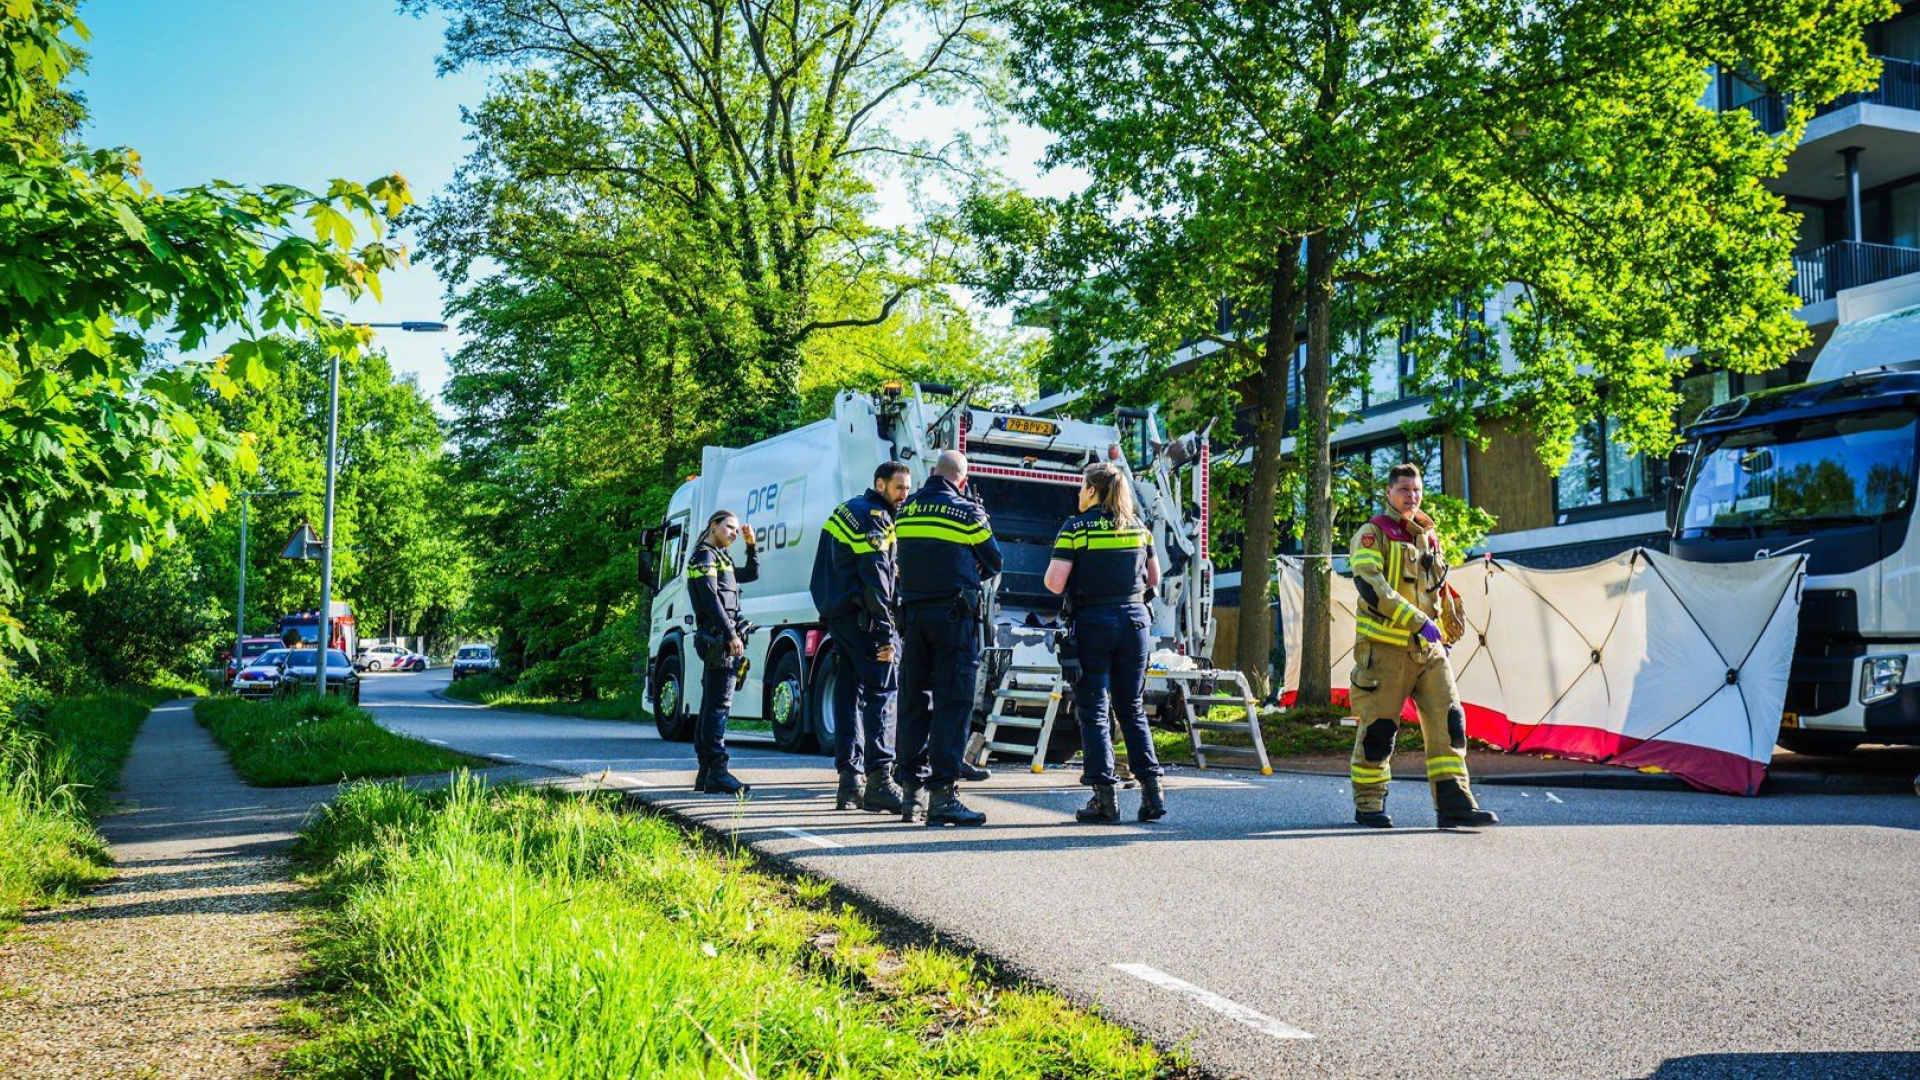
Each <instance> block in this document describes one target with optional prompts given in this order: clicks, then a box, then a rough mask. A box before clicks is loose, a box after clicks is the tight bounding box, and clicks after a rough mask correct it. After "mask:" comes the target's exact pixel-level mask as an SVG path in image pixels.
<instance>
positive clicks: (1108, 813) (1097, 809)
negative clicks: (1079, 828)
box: [1073, 784, 1120, 824]
mask: <svg viewBox="0 0 1920 1080" xmlns="http://www.w3.org/2000/svg"><path fill="white" fill-rule="evenodd" d="M1073 819H1074V820H1075V821H1085V822H1089V823H1091V822H1096V821H1100V822H1107V823H1109V824H1112V823H1116V822H1118V821H1119V820H1120V800H1119V798H1118V797H1117V796H1115V795H1114V793H1113V785H1112V784H1095V785H1093V798H1091V799H1088V800H1087V805H1085V806H1083V807H1081V808H1080V809H1079V810H1076V811H1075V812H1074V815H1073Z"/></svg>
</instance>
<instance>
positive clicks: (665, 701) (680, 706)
mask: <svg viewBox="0 0 1920 1080" xmlns="http://www.w3.org/2000/svg"><path fill="white" fill-rule="evenodd" d="M655 671H656V674H655V675H654V683H653V684H654V687H655V690H654V695H653V726H654V729H655V730H657V731H659V732H660V737H661V738H663V739H667V740H669V741H671V742H686V741H687V740H689V739H691V738H693V724H692V723H690V722H689V721H688V719H687V693H686V689H687V687H686V682H685V680H686V665H685V664H683V663H682V662H681V660H680V650H678V649H668V650H666V651H665V652H662V653H661V654H660V659H659V661H658V663H657V667H656V669H655Z"/></svg>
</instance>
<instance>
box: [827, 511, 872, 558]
mask: <svg viewBox="0 0 1920 1080" xmlns="http://www.w3.org/2000/svg"><path fill="white" fill-rule="evenodd" d="M822 531H824V532H825V533H826V534H827V535H828V536H831V537H833V538H834V539H835V540H838V541H840V542H841V543H843V544H845V545H847V547H849V548H851V549H852V550H853V553H854V554H855V555H871V554H872V553H873V551H874V546H873V544H872V543H871V542H869V541H868V540H867V538H866V537H864V536H861V535H859V534H857V533H855V532H854V531H853V530H852V529H851V528H849V527H848V526H847V523H846V522H844V521H841V520H840V519H839V518H836V517H830V518H828V519H827V523H826V525H825V526H824V527H823V529H822Z"/></svg>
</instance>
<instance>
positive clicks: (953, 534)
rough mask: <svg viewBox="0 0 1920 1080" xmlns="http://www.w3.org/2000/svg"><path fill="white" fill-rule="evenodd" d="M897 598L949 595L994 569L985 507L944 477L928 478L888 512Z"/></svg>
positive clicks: (915, 600) (996, 562) (996, 555)
mask: <svg viewBox="0 0 1920 1080" xmlns="http://www.w3.org/2000/svg"><path fill="white" fill-rule="evenodd" d="M893 535H894V540H895V544H896V558H898V560H899V563H900V603H901V605H902V606H906V605H909V604H923V603H927V602H930V601H935V600H951V599H953V598H954V597H955V596H957V595H959V593H960V592H961V591H962V590H968V589H978V588H980V581H981V579H982V578H990V577H992V576H994V575H995V574H998V573H999V572H1000V545H999V544H998V543H995V542H994V539H993V526H992V525H991V524H990V523H989V522H988V521H987V511H986V508H985V507H983V506H981V505H980V504H979V503H977V502H974V501H973V500H972V499H969V498H967V497H966V496H965V495H962V494H961V493H960V489H959V488H957V487H954V486H953V481H951V480H948V479H947V478H946V477H944V476H934V477H930V478H928V480H927V482H926V484H925V485H924V486H923V487H921V489H920V490H919V491H916V492H914V493H913V495H912V496H911V497H910V498H908V499H907V502H906V505H904V506H902V507H901V508H900V512H899V513H898V514H897V515H895V516H894V522H893Z"/></svg>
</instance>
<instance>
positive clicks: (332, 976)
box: [297, 781, 1182, 1080]
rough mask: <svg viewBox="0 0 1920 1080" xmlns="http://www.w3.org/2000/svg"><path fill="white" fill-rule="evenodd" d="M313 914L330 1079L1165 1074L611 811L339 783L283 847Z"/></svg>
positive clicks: (1057, 1018) (794, 887) (1105, 1027)
mask: <svg viewBox="0 0 1920 1080" xmlns="http://www.w3.org/2000/svg"><path fill="white" fill-rule="evenodd" d="M297 854H298V856H299V858H300V859H301V860H302V861H303V864H304V865H305V867H306V868H307V870H308V872H309V880H310V881H311V882H312V883H313V884H315V886H316V887H317V890H318V892H319V894H320V896H321V897H322V899H323V901H324V902H325V904H326V905H327V913H326V914H324V915H323V916H322V917H321V919H320V921H319V922H318V924H317V926H316V930H315V957H316V960H317V965H318V969H319V971H320V973H321V976H322V979H323V981H324V986H325V988H326V989H327V990H329V991H330V992H331V996H330V1001H331V1007H330V1009H329V1012H328V1014H327V1015H323V1016H316V1017H315V1018H314V1019H313V1026H314V1027H315V1028H316V1029H320V1030H323V1031H324V1032H325V1033H324V1034H323V1035H321V1036H320V1037H319V1038H318V1039H316V1040H315V1041H314V1042H311V1043H309V1044H307V1045H306V1046H305V1047H304V1048H303V1049H302V1051H300V1052H299V1054H298V1055H297V1061H298V1064H299V1066H300V1068H301V1070H302V1071H304V1072H305V1073H306V1074H307V1075H309V1076H313V1077H320V1078H327V1080H344V1078H348V1077H374V1076H405V1077H413V1078H420V1080H431V1078H442V1077H444V1078H449V1080H452V1078H459V1080H487V1078H495V1077H499V1078H507V1077H512V1078H514V1080H545V1078H551V1080H561V1078H565V1080H577V1078H579V1077H623V1078H624V1077H647V1078H655V1077H659V1078H667V1080H680V1078H693V1077H850V1078H851V1077H858V1078H862V1080H865V1078H869V1077H873V1078H886V1077H902V1078H905V1077H914V1078H921V1077H945V1076H982V1077H1005V1078H1035V1080H1038V1078H1041V1077H1076V1078H1078V1077H1088V1078H1108V1077H1112V1078H1146V1077H1154V1076H1167V1075H1174V1074H1176V1073H1177V1072H1178V1071H1179V1070H1180V1069H1181V1068H1182V1066H1179V1065H1178V1064H1177V1063H1174V1062H1172V1061H1169V1060H1168V1059H1167V1058H1165V1057H1163V1056H1162V1055H1160V1054H1159V1053H1158V1052H1156V1051H1155V1050H1154V1049H1153V1048H1151V1047H1149V1046H1147V1045H1144V1044H1143V1043H1141V1042H1140V1041H1139V1040H1138V1039H1137V1038H1136V1037H1134V1036H1132V1035H1130V1034H1129V1033H1127V1032H1126V1031H1124V1030H1122V1029H1120V1028H1118V1027H1116V1026H1114V1025H1112V1024H1110V1023H1107V1022H1105V1021H1103V1020H1100V1019H1099V1018H1097V1017H1094V1016H1091V1015H1089V1014H1087V1013H1085V1012H1082V1011H1079V1010H1076V1009H1075V1008H1073V1007H1072V1006H1070V1005H1068V1004H1067V1003H1066V1002H1064V1001H1062V1000H1061V999H1060V998H1058V997H1057V996H1054V995H1052V994H1048V993H1044V992H1040V991H1035V990H1031V989H1026V988H1018V987H1002V986H995V985H993V984H992V983H991V982H989V981H988V980H987V979H985V978H983V977H982V974H981V973H980V972H979V971H977V970H976V969H975V967H974V965H973V963H972V962H971V961H969V960H967V959H966V958H964V957H961V956H959V955H956V954H953V953H950V952H946V951H943V950H939V949H933V948H918V949H909V950H906V951H896V950H893V949H890V948H888V947H887V946H886V945H885V944H883V943H882V941H881V936H880V934H879V933H878V931H877V930H876V928H875V927H874V926H873V925H872V924H871V923H869V922H867V921H866V920H864V919H863V918H862V917H860V916H859V915H858V914H856V913H855V912H853V911H852V910H851V909H847V908H844V907H840V908H836V907H834V906H832V905H831V904H829V903H828V902H827V899H826V896H827V892H828V888H827V886H825V885H824V884H822V883H819V882H816V881H808V880H793V879H788V878H783V877H774V876H771V875H767V874H764V873H760V872H758V871H756V870H754V869H753V868H752V866H751V864H750V863H749V862H748V861H746V860H744V859H742V858H740V857H739V856H738V855H737V854H736V853H728V852H722V851H715V850H712V849H710V848H708V847H706V846H703V845H702V844H701V843H700V842H698V841H695V840H693V839H691V838H690V837H688V836H687V835H686V834H684V833H683V832H681V831H680V830H679V829H677V828H676V827H674V826H672V825H670V824H669V823H667V822H665V821H663V820H661V819H659V818H655V817H651V816H641V815H635V814H628V813H624V812H621V811H619V810H617V809H616V808H615V807H614V805H613V803H612V801H611V799H610V798H607V797H598V796H593V797H578V796H565V795H558V794H553V793H536V792H533V791H529V790H525V789H502V788H487V787H484V786H482V785H479V784H476V783H473V782H471V781H461V782H457V783H456V784H455V785H454V786H453V787H452V788H451V789H450V790H446V791H440V792H434V793H423V792H418V791H408V790H404V789H401V788H400V787H398V786H396V785H356V786H353V787H351V788H348V789H347V790H345V791H343V792H342V793H341V795H340V797H339V798H338V799H337V800H335V801H334V803H333V804H332V805H330V806H329V807H328V808H327V809H326V811H325V812H324V813H323V814H322V815H321V816H320V818H319V819H318V820H316V822H315V823H314V824H313V825H312V826H310V828H309V829H308V831H307V832H306V833H305V834H304V836H303V837H302V840H301V842H300V845H299V847H298V849H297Z"/></svg>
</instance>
